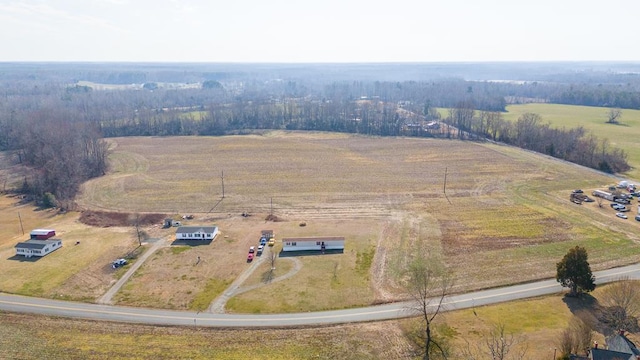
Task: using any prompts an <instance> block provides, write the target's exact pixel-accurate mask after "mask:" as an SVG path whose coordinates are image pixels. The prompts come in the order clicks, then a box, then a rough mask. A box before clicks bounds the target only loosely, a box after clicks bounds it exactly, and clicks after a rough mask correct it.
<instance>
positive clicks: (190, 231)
mask: <svg viewBox="0 0 640 360" xmlns="http://www.w3.org/2000/svg"><path fill="white" fill-rule="evenodd" d="M216 235H218V227H217V226H180V227H179V228H178V229H177V230H176V239H177V240H213V239H215V237H216Z"/></svg>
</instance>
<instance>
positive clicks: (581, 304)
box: [562, 294, 611, 336]
mask: <svg viewBox="0 0 640 360" xmlns="http://www.w3.org/2000/svg"><path fill="white" fill-rule="evenodd" d="M562 302H564V303H565V304H566V305H567V308H569V311H571V313H572V314H573V315H574V316H576V317H578V318H580V319H581V320H582V321H584V322H585V323H586V324H589V325H590V326H591V328H592V329H593V330H595V331H597V332H599V333H601V334H604V335H605V336H608V335H610V333H611V329H610V328H609V327H607V326H606V324H603V323H602V322H601V321H600V319H599V318H600V317H601V312H602V306H601V305H600V304H599V303H598V299H596V298H594V297H593V296H591V295H590V294H580V295H579V296H568V295H565V296H564V297H563V298H562Z"/></svg>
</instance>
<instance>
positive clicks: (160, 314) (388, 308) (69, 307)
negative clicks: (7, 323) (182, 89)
mask: <svg viewBox="0 0 640 360" xmlns="http://www.w3.org/2000/svg"><path fill="white" fill-rule="evenodd" d="M594 275H595V276H596V283H598V284H602V283H607V282H612V281H616V280H619V279H621V278H628V279H640V264H636V265H630V266H625V267H620V268H615V269H610V270H604V271H598V272H595V273H594ZM562 291H563V288H562V287H561V286H560V284H558V282H556V281H555V280H554V279H551V280H543V281H537V282H532V283H527V284H521V285H514V286H508V287H503V288H497V289H491V290H483V291H477V292H472V293H467V294H460V295H454V296H451V297H449V298H447V299H445V302H444V305H445V310H457V309H465V308H473V307H477V306H482V305H488V304H495V303H500V302H506V301H511V300H518V299H525V298H531V297H536V296H541V295H549V294H555V293H559V292H562ZM435 302H436V301H435V300H434V301H433V303H434V304H435ZM0 310H4V311H9V312H19V313H33V314H42V315H50V316H61V317H69V318H81V319H91V320H104V321H117V322H128V323H138V324H151V325H178V326H194V327H223V328H224V327H263V328H269V327H287V326H304V325H327V324H340V323H350V322H364V321H378V320H389V319H397V318H403V317H409V316H413V315H415V314H416V313H415V312H414V311H413V310H412V309H411V303H409V302H399V303H392V304H385V305H377V306H369V307H364V308H355V309H347V310H335V311H321V312H309V313H296V314H271V315H256V314H252V315H235V314H212V313H208V312H204V313H201V312H188V311H171V310H159V309H145V308H133V307H122V306H110V305H99V304H87V303H77V302H69V301H58V300H50V299H40V298H31V297H24V296H17V295H8V294H0Z"/></svg>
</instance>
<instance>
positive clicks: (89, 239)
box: [0, 196, 141, 301]
mask: <svg viewBox="0 0 640 360" xmlns="http://www.w3.org/2000/svg"><path fill="white" fill-rule="evenodd" d="M18 213H19V214H20V218H21V219H22V228H24V232H25V235H23V234H22V229H21V227H20V219H19V217H18ZM35 228H53V229H55V230H56V238H59V239H61V240H62V248H60V249H58V250H56V251H54V252H53V253H51V254H49V255H47V256H45V257H42V258H38V257H33V258H30V259H26V258H24V257H22V256H16V255H15V249H14V246H15V245H16V244H17V243H18V242H20V241H24V240H27V239H29V231H30V230H31V229H35ZM76 242H79V244H77V245H76ZM137 246H138V244H137V241H135V240H134V237H133V232H132V230H131V229H130V228H108V229H104V228H95V227H91V226H86V225H84V224H82V223H80V222H79V221H78V213H73V212H70V213H65V214H60V213H58V212H57V211H56V210H39V209H37V208H34V207H33V205H31V204H22V203H21V202H20V199H19V198H16V197H8V196H2V197H0V274H2V276H0V291H2V292H9V293H15V294H23V295H31V296H40V297H52V298H53V297H55V298H58V299H60V298H62V299H73V300H81V301H94V300H95V299H97V298H98V297H99V296H100V295H102V294H103V293H104V292H105V291H106V290H107V289H108V287H109V286H110V285H111V283H112V282H114V281H115V280H116V279H117V277H118V275H119V272H118V271H115V270H114V269H112V268H111V261H113V260H114V259H117V258H120V257H123V256H126V255H127V254H130V253H136V248H137ZM140 250H141V249H138V251H140Z"/></svg>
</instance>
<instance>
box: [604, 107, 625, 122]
mask: <svg viewBox="0 0 640 360" xmlns="http://www.w3.org/2000/svg"><path fill="white" fill-rule="evenodd" d="M620 117H622V110H620V109H617V108H611V109H609V112H608V113H607V124H619V123H620Z"/></svg>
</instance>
